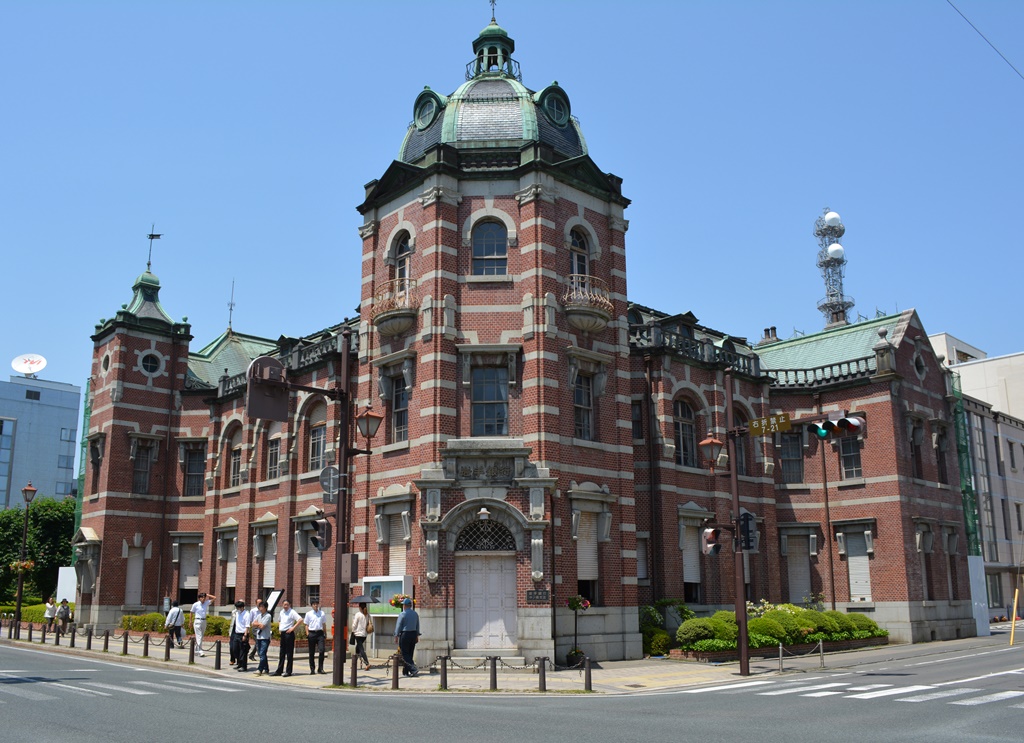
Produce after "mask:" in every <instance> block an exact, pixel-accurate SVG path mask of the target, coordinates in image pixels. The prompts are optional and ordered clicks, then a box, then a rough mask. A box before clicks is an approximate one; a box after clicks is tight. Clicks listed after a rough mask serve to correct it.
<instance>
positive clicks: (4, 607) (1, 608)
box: [0, 602, 75, 624]
mask: <svg viewBox="0 0 1024 743" xmlns="http://www.w3.org/2000/svg"><path fill="white" fill-rule="evenodd" d="M68 606H70V607H71V611H74V610H75V605H74V604H72V603H71V602H68ZM14 609H15V606H14V604H10V605H8V604H0V614H14ZM45 611H46V604H33V605H32V606H26V605H25V604H22V605H21V621H23V622H32V623H33V624H42V623H43V622H45V621H46V620H45V619H43V613H44V612H45Z"/></svg>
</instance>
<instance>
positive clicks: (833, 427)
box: [807, 415, 864, 439]
mask: <svg viewBox="0 0 1024 743" xmlns="http://www.w3.org/2000/svg"><path fill="white" fill-rule="evenodd" d="M863 429H864V419H863V418H861V417H860V416H855V415H851V416H846V417H843V418H837V419H836V420H831V419H828V420H823V421H815V422H814V423H808V424H807V430H808V431H810V432H811V433H812V434H814V435H815V436H816V437H818V438H819V439H827V438H828V437H829V436H830V435H831V436H846V435H847V434H851V433H860V432H861V431H862V430H863Z"/></svg>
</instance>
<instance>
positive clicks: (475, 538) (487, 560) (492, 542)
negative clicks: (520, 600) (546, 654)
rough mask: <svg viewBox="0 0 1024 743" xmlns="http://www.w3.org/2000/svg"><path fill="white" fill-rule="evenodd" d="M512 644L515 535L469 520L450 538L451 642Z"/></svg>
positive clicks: (482, 646) (476, 646) (486, 646)
mask: <svg viewBox="0 0 1024 743" xmlns="http://www.w3.org/2000/svg"><path fill="white" fill-rule="evenodd" d="M516 645H517V640H516V540H515V538H514V537H513V536H512V532H510V531H509V530H508V527H506V526H504V525H503V524H500V523H498V522H497V521H490V520H487V521H471V522H470V523H468V524H466V526H465V527H464V528H463V529H462V531H460V532H459V536H458V539H457V540H456V542H455V646H456V647H457V648H466V649H471V650H495V649H508V648H514V647H516Z"/></svg>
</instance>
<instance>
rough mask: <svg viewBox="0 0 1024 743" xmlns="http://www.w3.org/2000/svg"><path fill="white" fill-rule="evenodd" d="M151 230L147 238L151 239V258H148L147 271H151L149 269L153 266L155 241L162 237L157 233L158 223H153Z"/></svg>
mask: <svg viewBox="0 0 1024 743" xmlns="http://www.w3.org/2000/svg"><path fill="white" fill-rule="evenodd" d="M149 229H150V230H151V231H150V233H149V235H147V237H148V238H149V256H148V257H147V258H146V270H147V271H149V269H150V268H151V267H152V265H153V241H154V240H159V239H160V235H158V234H157V231H156V223H155V222H154V223H153V226H152V227H150V228H149Z"/></svg>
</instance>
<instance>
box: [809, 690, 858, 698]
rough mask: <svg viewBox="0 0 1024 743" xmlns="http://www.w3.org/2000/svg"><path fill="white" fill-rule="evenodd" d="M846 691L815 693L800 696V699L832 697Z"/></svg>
mask: <svg viewBox="0 0 1024 743" xmlns="http://www.w3.org/2000/svg"><path fill="white" fill-rule="evenodd" d="M847 691H848V689H844V690H843V691H816V692H814V693H813V694H801V695H800V696H802V697H834V696H835V695H836V694H845V693H846V692H847Z"/></svg>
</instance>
